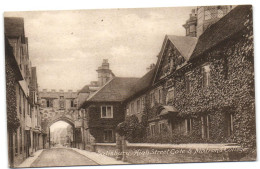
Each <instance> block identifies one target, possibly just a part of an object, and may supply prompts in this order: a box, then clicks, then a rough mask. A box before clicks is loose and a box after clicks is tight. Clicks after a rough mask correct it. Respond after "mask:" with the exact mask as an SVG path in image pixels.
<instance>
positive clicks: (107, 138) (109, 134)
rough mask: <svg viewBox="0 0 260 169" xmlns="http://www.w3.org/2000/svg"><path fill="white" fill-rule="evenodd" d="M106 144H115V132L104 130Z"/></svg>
mask: <svg viewBox="0 0 260 169" xmlns="http://www.w3.org/2000/svg"><path fill="white" fill-rule="evenodd" d="M104 142H113V130H104Z"/></svg>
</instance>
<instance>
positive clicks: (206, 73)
mask: <svg viewBox="0 0 260 169" xmlns="http://www.w3.org/2000/svg"><path fill="white" fill-rule="evenodd" d="M205 67H208V69H209V71H206V69H205ZM202 70H203V72H202V87H204V88H207V87H209V86H210V71H211V69H210V64H209V63H205V64H203V65H202ZM204 74H205V75H206V78H207V82H206V83H205V81H204Z"/></svg>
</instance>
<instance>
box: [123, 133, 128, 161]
mask: <svg viewBox="0 0 260 169" xmlns="http://www.w3.org/2000/svg"><path fill="white" fill-rule="evenodd" d="M126 146H127V145H126V139H125V136H122V152H123V157H122V161H124V162H126V161H127V160H126Z"/></svg>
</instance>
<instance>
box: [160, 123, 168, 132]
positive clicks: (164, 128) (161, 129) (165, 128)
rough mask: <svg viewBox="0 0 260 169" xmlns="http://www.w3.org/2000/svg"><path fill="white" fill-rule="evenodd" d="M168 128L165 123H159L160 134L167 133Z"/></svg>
mask: <svg viewBox="0 0 260 169" xmlns="http://www.w3.org/2000/svg"><path fill="white" fill-rule="evenodd" d="M166 130H167V126H166V124H165V123H164V122H160V123H159V133H162V132H166Z"/></svg>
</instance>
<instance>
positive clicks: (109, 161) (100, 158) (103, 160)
mask: <svg viewBox="0 0 260 169" xmlns="http://www.w3.org/2000/svg"><path fill="white" fill-rule="evenodd" d="M72 149H73V150H74V151H76V152H78V153H80V154H82V155H84V156H85V157H88V158H91V159H92V160H93V161H95V162H96V163H98V164H100V165H123V164H130V163H127V162H123V161H119V160H116V159H114V158H112V157H108V156H105V155H102V154H98V153H96V152H90V151H86V150H80V149H77V148H72Z"/></svg>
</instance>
